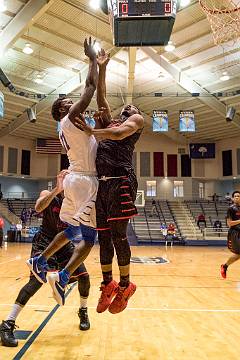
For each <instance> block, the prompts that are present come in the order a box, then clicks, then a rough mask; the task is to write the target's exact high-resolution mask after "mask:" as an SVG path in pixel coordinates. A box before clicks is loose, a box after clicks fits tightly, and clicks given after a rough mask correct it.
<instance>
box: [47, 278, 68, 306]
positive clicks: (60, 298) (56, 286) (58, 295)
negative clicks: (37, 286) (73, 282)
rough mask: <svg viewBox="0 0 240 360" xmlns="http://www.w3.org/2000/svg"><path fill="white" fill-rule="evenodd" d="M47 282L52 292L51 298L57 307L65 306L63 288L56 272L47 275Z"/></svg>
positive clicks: (63, 285)
mask: <svg viewBox="0 0 240 360" xmlns="http://www.w3.org/2000/svg"><path fill="white" fill-rule="evenodd" d="M48 282H49V284H50V286H51V288H52V290H53V297H54V299H55V300H56V302H57V303H58V304H59V305H61V306H62V305H64V304H65V287H66V285H65V284H64V283H63V282H62V281H61V276H59V273H58V272H53V273H51V274H50V275H48Z"/></svg>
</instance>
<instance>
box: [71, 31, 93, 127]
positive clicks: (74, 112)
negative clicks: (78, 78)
mask: <svg viewBox="0 0 240 360" xmlns="http://www.w3.org/2000/svg"><path fill="white" fill-rule="evenodd" d="M94 43H95V41H94V42H92V39H91V37H90V38H89V41H87V39H85V41H84V52H85V55H86V56H87V57H88V58H89V70H88V75H87V78H86V83H85V88H84V91H83V94H82V95H81V97H80V100H79V101H77V102H76V103H75V104H73V105H72V106H71V107H70V109H69V113H68V117H69V119H70V121H71V122H73V120H74V118H75V116H78V115H79V114H80V113H83V112H84V111H85V110H86V109H87V107H88V105H89V104H90V102H91V100H92V97H93V95H94V92H95V90H96V87H97V82H98V71H97V59H96V53H95V50H94V48H93V46H94Z"/></svg>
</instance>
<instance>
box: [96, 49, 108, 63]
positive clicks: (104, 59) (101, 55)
mask: <svg viewBox="0 0 240 360" xmlns="http://www.w3.org/2000/svg"><path fill="white" fill-rule="evenodd" d="M109 60H110V54H106V52H105V50H104V49H101V50H100V51H99V52H98V54H97V63H98V66H99V67H103V66H107V64H108V63H109Z"/></svg>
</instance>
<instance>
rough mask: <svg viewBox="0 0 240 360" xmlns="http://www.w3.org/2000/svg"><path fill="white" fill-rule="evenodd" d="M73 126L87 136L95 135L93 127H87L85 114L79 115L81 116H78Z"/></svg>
mask: <svg viewBox="0 0 240 360" xmlns="http://www.w3.org/2000/svg"><path fill="white" fill-rule="evenodd" d="M73 124H74V125H75V126H76V127H77V128H78V129H80V130H82V131H84V132H85V133H86V134H87V135H89V136H91V135H92V133H93V129H92V128H91V126H89V125H87V124H86V122H85V119H84V115H83V114H79V116H76V117H75V119H74V122H73Z"/></svg>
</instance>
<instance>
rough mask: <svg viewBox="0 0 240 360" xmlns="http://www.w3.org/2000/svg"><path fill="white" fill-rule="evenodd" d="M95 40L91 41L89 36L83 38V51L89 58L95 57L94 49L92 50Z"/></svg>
mask: <svg viewBox="0 0 240 360" xmlns="http://www.w3.org/2000/svg"><path fill="white" fill-rule="evenodd" d="M95 42H96V40H94V41H93V42H92V38H91V36H90V37H89V39H88V40H87V38H86V39H85V40H84V53H85V55H86V56H87V57H89V59H90V60H94V59H96V51H95V50H94V45H95Z"/></svg>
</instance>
